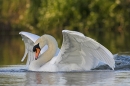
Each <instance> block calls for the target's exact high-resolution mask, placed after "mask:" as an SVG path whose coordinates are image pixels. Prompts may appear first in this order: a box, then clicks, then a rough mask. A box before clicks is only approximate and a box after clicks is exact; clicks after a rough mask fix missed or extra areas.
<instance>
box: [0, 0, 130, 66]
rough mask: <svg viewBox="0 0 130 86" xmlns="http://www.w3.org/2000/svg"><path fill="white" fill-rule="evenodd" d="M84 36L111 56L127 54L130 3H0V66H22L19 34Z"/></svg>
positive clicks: (15, 0)
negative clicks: (72, 32) (71, 33)
mask: <svg viewBox="0 0 130 86" xmlns="http://www.w3.org/2000/svg"><path fill="white" fill-rule="evenodd" d="M64 29H68V30H75V31H79V32H82V33H84V34H85V35H86V36H89V37H91V38H93V39H95V40H96V41H98V42H99V43H101V44H102V45H104V46H105V47H106V48H108V49H109V50H110V51H111V52H112V53H113V54H114V53H119V52H129V51H130V34H129V33H130V0H0V38H1V39H0V65H11V64H14V65H16V64H24V63H25V62H24V63H21V62H20V60H21V58H22V56H23V54H24V43H23V41H22V40H21V36H20V35H19V32H20V31H28V32H31V33H34V34H38V35H43V34H44V33H46V34H50V35H52V36H54V37H55V38H56V39H57V41H58V43H59V47H60V46H61V43H62V33H61V31H62V30H64Z"/></svg>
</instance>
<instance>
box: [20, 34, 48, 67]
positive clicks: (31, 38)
mask: <svg viewBox="0 0 130 86" xmlns="http://www.w3.org/2000/svg"><path fill="white" fill-rule="evenodd" d="M19 34H20V35H21V36H22V40H23V41H24V44H25V53H24V56H23V58H22V60H21V61H24V59H25V57H26V56H27V54H28V59H27V63H26V65H29V64H30V63H31V61H33V60H34V59H35V58H34V53H33V51H32V50H33V46H34V43H35V41H36V40H37V39H38V38H39V36H38V35H35V34H32V33H29V32H20V33H19ZM47 49H48V46H47V45H46V46H44V47H43V48H42V50H41V52H40V53H43V52H45V51H46V50H47Z"/></svg>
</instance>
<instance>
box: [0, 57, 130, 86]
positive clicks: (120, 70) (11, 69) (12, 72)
mask: <svg viewBox="0 0 130 86" xmlns="http://www.w3.org/2000/svg"><path fill="white" fill-rule="evenodd" d="M114 59H115V62H116V65H115V66H116V68H115V70H114V71H113V70H110V68H109V67H108V66H107V65H101V66H99V67H98V68H96V69H94V70H91V71H85V72H57V73H50V72H32V71H28V70H27V69H26V66H25V65H5V66H4V65H3V66H0V86H44V85H47V86H50V85H51V86H130V56H129V55H115V57H114Z"/></svg>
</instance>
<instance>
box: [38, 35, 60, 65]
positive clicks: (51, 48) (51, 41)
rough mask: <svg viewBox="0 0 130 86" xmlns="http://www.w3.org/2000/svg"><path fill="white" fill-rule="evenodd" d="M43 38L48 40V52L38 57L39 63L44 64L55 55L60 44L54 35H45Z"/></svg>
mask: <svg viewBox="0 0 130 86" xmlns="http://www.w3.org/2000/svg"><path fill="white" fill-rule="evenodd" d="M42 40H44V41H46V44H47V45H48V49H47V51H46V52H44V53H43V54H41V55H40V57H39V59H37V60H38V63H39V65H43V64H45V63H47V62H48V61H50V60H51V59H52V58H53V57H54V55H55V53H56V51H57V49H58V44H57V41H56V40H55V38H54V37H52V36H50V35H43V39H42Z"/></svg>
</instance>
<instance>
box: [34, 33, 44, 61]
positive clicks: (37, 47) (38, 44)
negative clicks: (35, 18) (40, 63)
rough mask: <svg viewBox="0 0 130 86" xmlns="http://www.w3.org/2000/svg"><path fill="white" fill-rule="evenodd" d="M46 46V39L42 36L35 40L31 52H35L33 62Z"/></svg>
mask: <svg viewBox="0 0 130 86" xmlns="http://www.w3.org/2000/svg"><path fill="white" fill-rule="evenodd" d="M45 45H46V39H45V37H44V35H43V36H41V37H40V38H39V39H37V40H36V42H35V43H34V47H33V52H35V60H37V59H38V56H39V54H40V51H41V49H42V48H43V47H44V46H45Z"/></svg>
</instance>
